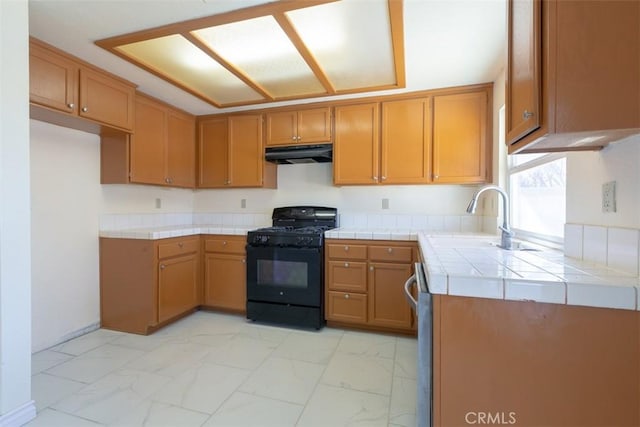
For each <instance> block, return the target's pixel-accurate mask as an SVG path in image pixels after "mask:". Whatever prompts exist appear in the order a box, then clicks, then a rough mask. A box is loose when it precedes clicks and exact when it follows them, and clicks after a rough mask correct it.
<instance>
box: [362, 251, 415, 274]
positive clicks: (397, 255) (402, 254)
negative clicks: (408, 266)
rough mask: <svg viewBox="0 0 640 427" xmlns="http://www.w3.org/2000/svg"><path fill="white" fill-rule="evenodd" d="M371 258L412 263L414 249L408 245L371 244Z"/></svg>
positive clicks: (372, 259)
mask: <svg viewBox="0 0 640 427" xmlns="http://www.w3.org/2000/svg"><path fill="white" fill-rule="evenodd" d="M369 259H370V260H371V261H383V262H405V263H411V262H413V249H412V248H411V247H408V246H406V247H403V246H369ZM407 277H408V276H407Z"/></svg>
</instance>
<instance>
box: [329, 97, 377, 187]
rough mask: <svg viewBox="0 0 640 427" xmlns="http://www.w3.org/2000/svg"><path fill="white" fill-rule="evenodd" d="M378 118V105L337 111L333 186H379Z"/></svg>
mask: <svg viewBox="0 0 640 427" xmlns="http://www.w3.org/2000/svg"><path fill="white" fill-rule="evenodd" d="M379 116H380V114H379V107H378V104H377V103H370V104H360V105H348V106H340V107H336V109H335V141H334V148H333V153H334V156H333V182H334V184H336V185H342V184H376V183H377V182H378V168H379V134H380V128H379V126H380V125H379V122H380V118H379Z"/></svg>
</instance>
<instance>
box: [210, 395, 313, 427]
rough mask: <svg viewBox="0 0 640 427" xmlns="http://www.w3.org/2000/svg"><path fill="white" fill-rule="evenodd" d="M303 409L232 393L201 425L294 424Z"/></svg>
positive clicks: (274, 426) (280, 426)
mask: <svg viewBox="0 0 640 427" xmlns="http://www.w3.org/2000/svg"><path fill="white" fill-rule="evenodd" d="M303 409H304V407H303V406H301V405H295V404H293V403H288V402H283V401H281V400H273V399H268V398H266V397H261V396H254V395H251V394H246V393H240V392H237V393H234V394H233V395H231V397H230V398H229V399H228V400H227V401H226V402H224V404H223V405H222V406H221V407H220V409H218V410H217V411H216V413H215V414H213V415H212V416H211V418H210V419H209V421H207V423H206V424H204V426H203V427H218V426H219V427H222V426H237V427H243V426H260V427H287V426H295V425H296V421H297V420H298V417H300V414H301V413H302V410H303Z"/></svg>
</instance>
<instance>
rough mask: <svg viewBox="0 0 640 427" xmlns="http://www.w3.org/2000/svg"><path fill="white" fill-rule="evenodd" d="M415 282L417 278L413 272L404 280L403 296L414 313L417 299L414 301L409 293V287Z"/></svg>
mask: <svg viewBox="0 0 640 427" xmlns="http://www.w3.org/2000/svg"><path fill="white" fill-rule="evenodd" d="M417 283H418V280H417V278H416V275H415V274H413V275H412V276H411V277H409V278H408V279H407V281H406V282H404V296H405V297H406V298H407V302H408V303H409V305H410V306H411V307H412V308H413V310H414V311H415V312H416V313H417V312H418V301H416V299H415V298H414V297H413V295H412V294H411V287H412V286H413V284H417Z"/></svg>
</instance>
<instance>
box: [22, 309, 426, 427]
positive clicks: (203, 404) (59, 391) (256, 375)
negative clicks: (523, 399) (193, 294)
mask: <svg viewBox="0 0 640 427" xmlns="http://www.w3.org/2000/svg"><path fill="white" fill-rule="evenodd" d="M416 356H417V342H416V340H415V339H413V338H410V337H397V336H392V335H382V334H375V333H366V332H354V331H343V330H340V329H333V328H324V329H322V330H321V331H319V332H315V331H313V332H312V331H305V330H299V329H287V328H282V327H274V326H268V325H263V324H256V323H251V322H248V321H247V320H246V319H244V318H243V317H241V316H233V315H226V314H219V313H211V312H203V311H200V312H197V313H194V314H193V315H191V316H189V317H186V318H184V319H182V320H180V321H178V322H176V323H174V324H172V325H170V326H168V327H166V328H163V329H161V330H160V331H158V332H156V333H155V334H153V335H150V336H139V335H133V334H126V333H121V332H114V331H109V330H106V329H100V330H97V331H94V332H91V333H89V334H87V335H84V336H81V337H79V338H76V339H74V340H71V341H68V342H66V343H64V344H60V345H58V346H56V347H53V348H50V349H48V350H44V351H42V352H39V353H36V354H34V355H33V357H32V366H33V376H32V395H33V399H34V400H35V401H36V406H37V410H38V416H37V417H36V418H35V419H34V420H33V421H32V422H31V423H29V424H28V426H30V427H84V426H123V427H124V426H127V427H129V426H131V427H133V426H167V427H191V426H193V427H196V426H205V427H210V426H260V427H262V426H278V427H284V426H322V427H334V426H347V425H349V426H351V425H358V426H365V425H366V426H415V423H416V421H415V398H416Z"/></svg>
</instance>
